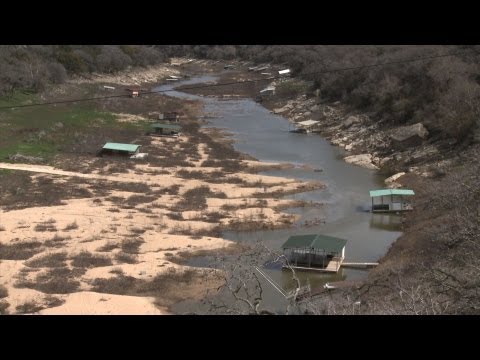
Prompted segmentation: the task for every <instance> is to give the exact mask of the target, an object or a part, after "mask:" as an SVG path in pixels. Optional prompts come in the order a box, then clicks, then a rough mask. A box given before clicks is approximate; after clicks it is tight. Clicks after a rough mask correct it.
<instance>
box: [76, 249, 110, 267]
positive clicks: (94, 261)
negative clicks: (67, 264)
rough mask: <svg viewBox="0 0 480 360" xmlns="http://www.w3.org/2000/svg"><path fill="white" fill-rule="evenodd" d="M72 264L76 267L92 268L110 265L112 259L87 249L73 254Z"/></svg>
mask: <svg viewBox="0 0 480 360" xmlns="http://www.w3.org/2000/svg"><path fill="white" fill-rule="evenodd" d="M70 259H71V260H72V266H75V267H78V268H92V267H101V266H110V265H112V260H111V259H110V258H109V257H107V256H103V255H98V254H92V253H91V252H88V251H82V252H80V253H79V254H77V255H75V256H71V257H70Z"/></svg>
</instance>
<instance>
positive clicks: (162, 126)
mask: <svg viewBox="0 0 480 360" xmlns="http://www.w3.org/2000/svg"><path fill="white" fill-rule="evenodd" d="M152 127H153V128H155V129H172V130H180V125H175V124H152Z"/></svg>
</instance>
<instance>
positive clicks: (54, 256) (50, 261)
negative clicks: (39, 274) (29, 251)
mask: <svg viewBox="0 0 480 360" xmlns="http://www.w3.org/2000/svg"><path fill="white" fill-rule="evenodd" d="M66 260H67V253H65V252H60V253H51V254H46V255H42V256H40V257H38V258H36V259H32V260H29V261H27V262H26V263H25V265H26V266H28V267H32V268H44V267H48V268H58V267H64V266H66V265H67V264H66V262H65V261H66Z"/></svg>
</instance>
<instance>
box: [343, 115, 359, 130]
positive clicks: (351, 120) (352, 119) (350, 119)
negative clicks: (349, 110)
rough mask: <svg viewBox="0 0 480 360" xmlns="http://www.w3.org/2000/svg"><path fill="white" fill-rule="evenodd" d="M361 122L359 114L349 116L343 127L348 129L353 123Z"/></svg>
mask: <svg viewBox="0 0 480 360" xmlns="http://www.w3.org/2000/svg"><path fill="white" fill-rule="evenodd" d="M358 123H360V119H359V118H358V117H357V116H349V117H348V118H347V120H345V121H344V122H343V128H344V129H348V128H349V127H350V126H352V125H353V124H358Z"/></svg>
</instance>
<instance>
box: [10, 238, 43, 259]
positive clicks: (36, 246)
mask: <svg viewBox="0 0 480 360" xmlns="http://www.w3.org/2000/svg"><path fill="white" fill-rule="evenodd" d="M41 251H42V243H41V242H38V241H24V242H16V243H12V244H9V245H5V244H1V243H0V260H27V259H29V258H31V257H32V256H34V255H35V254H38V253H40V252H41Z"/></svg>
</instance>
